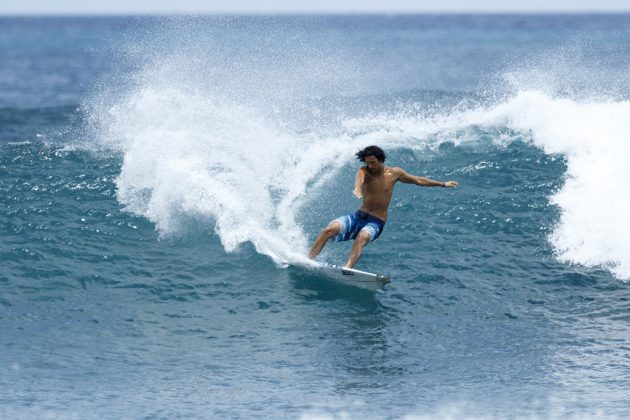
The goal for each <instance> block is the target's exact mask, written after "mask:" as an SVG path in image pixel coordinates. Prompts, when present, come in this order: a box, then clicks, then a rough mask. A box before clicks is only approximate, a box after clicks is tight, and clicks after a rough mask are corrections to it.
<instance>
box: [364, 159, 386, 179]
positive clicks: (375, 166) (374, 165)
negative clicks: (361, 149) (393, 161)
mask: <svg viewBox="0 0 630 420" xmlns="http://www.w3.org/2000/svg"><path fill="white" fill-rule="evenodd" d="M364 162H365V167H366V168H367V170H368V172H369V173H370V174H371V175H375V174H377V173H378V172H379V171H380V170H381V168H382V167H383V162H380V161H379V160H378V159H376V158H375V157H374V156H366V157H365V158H364Z"/></svg>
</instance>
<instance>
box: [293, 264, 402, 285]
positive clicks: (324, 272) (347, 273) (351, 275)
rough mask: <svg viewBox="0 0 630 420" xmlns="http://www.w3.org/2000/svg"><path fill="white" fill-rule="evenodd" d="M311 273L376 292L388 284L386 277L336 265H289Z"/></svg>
mask: <svg viewBox="0 0 630 420" xmlns="http://www.w3.org/2000/svg"><path fill="white" fill-rule="evenodd" d="M291 265H293V266H294V267H299V268H303V269H306V270H308V271H310V272H313V273H315V274H317V275H319V276H321V277H324V278H327V279H329V280H333V281H335V282H337V283H342V284H345V285H348V286H354V287H360V288H362V289H367V290H372V291H376V290H378V289H382V288H383V286H385V285H386V284H387V283H389V282H390V280H389V277H388V276H382V275H379V274H374V273H369V272H367V271H361V270H356V269H354V268H343V267H339V266H337V265H332V264H324V263H320V262H316V261H310V262H308V263H306V264H291Z"/></svg>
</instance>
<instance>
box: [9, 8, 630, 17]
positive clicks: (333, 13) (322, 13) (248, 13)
mask: <svg viewBox="0 0 630 420" xmlns="http://www.w3.org/2000/svg"><path fill="white" fill-rule="evenodd" d="M586 14H592V15H620V14H630V8H628V9H615V10H612V9H611V10H560V9H559V10H490V9H488V10H425V11H416V10H400V11H378V10H373V11H372V10H365V11H363V10H362V11H356V10H354V11H352V10H349V11H340V10H335V11H333V10H330V11H315V10H313V11H214V12H213V11H189V12H186V11H166V12H150V11H129V12H126V11H120V12H117V11H108V12H105V11H103V12H84V11H76V12H51V11H42V12H9V13H4V12H0V17H144V16H146V17H164V16H309V15H311V16H313V15H315V16H317V15H319V16H351V15H379V16H398V15H586Z"/></svg>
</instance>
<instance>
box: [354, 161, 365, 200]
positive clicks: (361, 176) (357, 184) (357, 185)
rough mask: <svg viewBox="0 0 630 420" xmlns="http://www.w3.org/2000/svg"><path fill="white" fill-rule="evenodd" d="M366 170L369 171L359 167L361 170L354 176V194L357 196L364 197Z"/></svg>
mask: <svg viewBox="0 0 630 420" xmlns="http://www.w3.org/2000/svg"><path fill="white" fill-rule="evenodd" d="M366 172H367V171H366V169H365V168H359V170H358V171H357V176H356V177H355V178H354V190H353V191H352V194H354V196H355V197H356V198H363V194H362V193H361V187H363V182H364V181H365V173H366Z"/></svg>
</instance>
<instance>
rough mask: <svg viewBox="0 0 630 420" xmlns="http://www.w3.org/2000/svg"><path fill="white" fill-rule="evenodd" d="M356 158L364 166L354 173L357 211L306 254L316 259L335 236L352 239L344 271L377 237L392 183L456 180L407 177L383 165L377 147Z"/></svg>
mask: <svg viewBox="0 0 630 420" xmlns="http://www.w3.org/2000/svg"><path fill="white" fill-rule="evenodd" d="M357 159H359V160H360V161H361V162H364V163H365V166H362V167H361V168H359V170H358V171H357V175H356V178H355V182H354V191H353V193H354V195H355V196H356V197H357V198H362V199H363V203H362V204H361V207H360V208H359V210H357V211H355V212H354V213H350V214H349V215H347V216H342V217H339V218H337V219H335V220H333V221H332V222H330V224H329V225H328V226H327V227H326V228H325V229H324V230H322V231H321V233H320V234H319V236H318V237H317V239H315V242H314V243H313V246H312V248H311V251H310V252H309V258H315V257H316V256H317V255H318V254H319V253H320V252H321V250H322V249H323V248H324V245H326V242H327V241H328V240H329V239H332V238H333V237H336V240H337V242H340V241H347V240H350V239H354V244H353V246H352V251H350V255H349V256H348V261H347V262H346V265H345V267H346V268H352V267H354V265H355V264H356V262H357V261H358V260H359V258H360V257H361V252H362V251H363V247H364V246H365V245H367V244H368V243H369V242H371V241H374V240H375V239H376V238H378V237H379V235H380V234H381V232H382V231H383V228H384V226H385V221H386V220H387V208H388V207H389V203H390V201H391V199H392V193H393V192H394V184H396V182H397V181H400V182H403V183H405V184H416V185H420V186H423V187H446V188H451V187H457V186H459V183H458V182H456V181H446V182H441V181H434V180H432V179H429V178H424V177H421V176H414V175H410V174H408V173H407V172H405V171H404V170H402V169H401V168H396V167H389V166H385V152H383V150H382V149H381V148H380V147H378V146H369V147H366V148H365V149H363V150H361V151H359V152H358V153H357Z"/></svg>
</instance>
